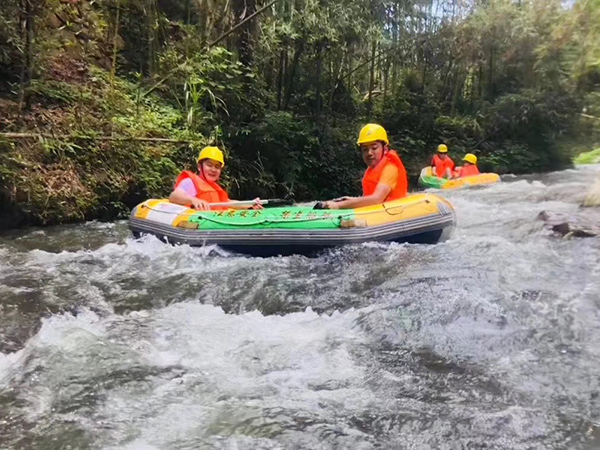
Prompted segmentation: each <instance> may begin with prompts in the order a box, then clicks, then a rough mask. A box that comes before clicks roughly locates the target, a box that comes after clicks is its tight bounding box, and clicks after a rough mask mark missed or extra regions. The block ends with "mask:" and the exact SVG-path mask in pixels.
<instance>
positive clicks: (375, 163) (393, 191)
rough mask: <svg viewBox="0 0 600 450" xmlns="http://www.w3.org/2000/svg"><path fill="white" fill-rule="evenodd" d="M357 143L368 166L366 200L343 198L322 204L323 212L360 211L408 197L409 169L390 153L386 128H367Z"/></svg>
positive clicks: (364, 195) (364, 180)
mask: <svg viewBox="0 0 600 450" xmlns="http://www.w3.org/2000/svg"><path fill="white" fill-rule="evenodd" d="M357 144H358V145H359V146H360V151H361V153H362V157H363V161H364V162H365V164H366V165H367V166H368V167H367V170H366V171H365V175H364V176H363V179H362V188H363V195H362V197H342V198H340V199H336V200H330V201H327V202H321V203H319V204H318V205H319V206H318V207H320V208H321V209H350V208H360V207H362V206H370V205H378V204H380V203H383V202H389V201H392V200H397V199H399V198H402V197H406V193H407V191H408V178H407V176H406V169H405V168H404V164H402V160H401V159H400V157H399V156H398V153H396V151H394V150H390V147H389V144H390V141H389V140H388V137H387V132H386V131H385V129H384V128H383V127H382V126H381V125H377V124H375V123H369V124H367V125H365V126H364V127H363V128H362V130H360V133H359V135H358V142H357ZM316 207H317V206H316Z"/></svg>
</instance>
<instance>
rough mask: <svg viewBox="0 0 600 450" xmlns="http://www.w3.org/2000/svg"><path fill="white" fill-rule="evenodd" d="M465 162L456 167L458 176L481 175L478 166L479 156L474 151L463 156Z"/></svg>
mask: <svg viewBox="0 0 600 450" xmlns="http://www.w3.org/2000/svg"><path fill="white" fill-rule="evenodd" d="M463 162H464V164H463V166H462V167H457V169H456V172H455V177H456V178H463V177H470V176H473V175H479V169H478V168H477V156H475V155H474V154H473V153H467V154H466V155H465V157H464V158H463Z"/></svg>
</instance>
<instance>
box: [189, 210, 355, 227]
mask: <svg viewBox="0 0 600 450" xmlns="http://www.w3.org/2000/svg"><path fill="white" fill-rule="evenodd" d="M347 219H354V211H353V210H333V211H332V210H314V209H311V208H306V207H304V208H303V207H292V206H291V207H287V208H267V209H262V210H253V209H246V210H228V211H215V212H198V213H197V214H194V215H193V216H191V217H190V218H189V222H192V223H197V224H198V228H199V229H202V230H229V229H237V230H239V229H286V230H326V229H334V228H340V223H341V221H342V220H347Z"/></svg>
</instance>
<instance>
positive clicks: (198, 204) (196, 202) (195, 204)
mask: <svg viewBox="0 0 600 450" xmlns="http://www.w3.org/2000/svg"><path fill="white" fill-rule="evenodd" d="M191 204H192V208H194V209H195V210H198V211H208V210H209V209H210V205H209V204H208V203H207V202H205V201H204V200H200V199H199V198H196V197H192V199H191Z"/></svg>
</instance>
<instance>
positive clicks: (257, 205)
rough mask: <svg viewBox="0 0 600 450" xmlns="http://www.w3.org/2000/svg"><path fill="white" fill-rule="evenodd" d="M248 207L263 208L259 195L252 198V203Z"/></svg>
mask: <svg viewBox="0 0 600 450" xmlns="http://www.w3.org/2000/svg"><path fill="white" fill-rule="evenodd" d="M250 209H265V208H264V206H263V205H261V203H260V197H256V198H255V199H254V205H252V206H251V208H250Z"/></svg>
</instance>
